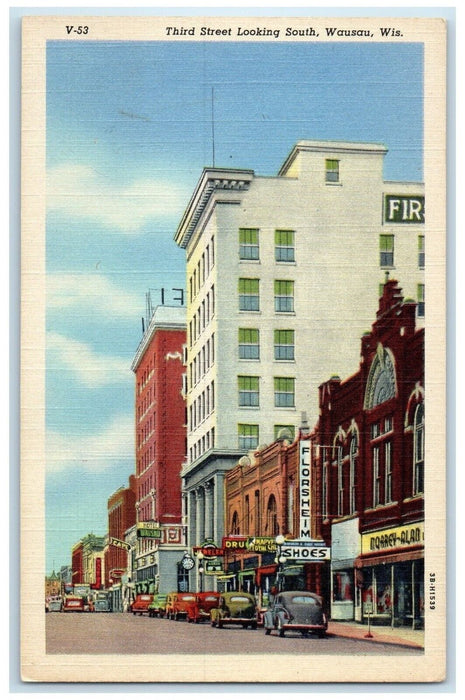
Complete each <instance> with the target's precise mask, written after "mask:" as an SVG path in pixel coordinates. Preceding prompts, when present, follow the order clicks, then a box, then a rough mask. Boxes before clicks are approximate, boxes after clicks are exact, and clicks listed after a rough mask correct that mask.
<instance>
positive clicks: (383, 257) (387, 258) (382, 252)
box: [379, 233, 394, 267]
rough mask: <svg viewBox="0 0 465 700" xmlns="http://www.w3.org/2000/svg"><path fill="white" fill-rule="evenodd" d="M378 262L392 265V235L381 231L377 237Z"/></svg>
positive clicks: (387, 265) (382, 264)
mask: <svg viewBox="0 0 465 700" xmlns="http://www.w3.org/2000/svg"><path fill="white" fill-rule="evenodd" d="M379 264H380V266H381V267H394V236H392V235H386V234H384V233H382V234H381V235H380V237H379Z"/></svg>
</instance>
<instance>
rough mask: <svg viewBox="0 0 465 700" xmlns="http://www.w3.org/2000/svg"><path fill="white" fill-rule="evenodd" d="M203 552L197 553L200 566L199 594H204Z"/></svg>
mask: <svg viewBox="0 0 465 700" xmlns="http://www.w3.org/2000/svg"><path fill="white" fill-rule="evenodd" d="M203 557H204V554H203V552H201V551H199V552H197V560H198V565H199V593H202V582H203V581H202V579H203Z"/></svg>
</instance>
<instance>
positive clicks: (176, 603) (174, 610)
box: [166, 593, 196, 620]
mask: <svg viewBox="0 0 465 700" xmlns="http://www.w3.org/2000/svg"><path fill="white" fill-rule="evenodd" d="M195 595H196V594H195V593H169V594H168V599H167V601H166V617H167V618H168V619H169V620H179V619H180V618H183V619H185V618H186V617H187V609H188V608H189V606H191V605H192V603H193V602H195Z"/></svg>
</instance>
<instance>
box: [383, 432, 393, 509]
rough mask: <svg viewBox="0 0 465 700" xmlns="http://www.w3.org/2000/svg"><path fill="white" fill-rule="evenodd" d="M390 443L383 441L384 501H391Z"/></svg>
mask: <svg viewBox="0 0 465 700" xmlns="http://www.w3.org/2000/svg"><path fill="white" fill-rule="evenodd" d="M391 448H392V445H391V443H390V442H386V443H384V481H385V484H384V502H385V503H391V502H392V451H391Z"/></svg>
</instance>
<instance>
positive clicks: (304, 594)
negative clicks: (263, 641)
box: [263, 591, 328, 637]
mask: <svg viewBox="0 0 465 700" xmlns="http://www.w3.org/2000/svg"><path fill="white" fill-rule="evenodd" d="M263 625H264V627H265V634H271V631H272V630H277V631H278V634H279V636H280V637H284V633H285V631H286V630H296V631H298V632H301V633H302V634H303V635H304V636H306V635H307V634H308V633H309V632H314V633H316V634H317V635H318V636H319V637H324V635H325V634H326V630H327V628H328V621H327V619H326V615H325V613H324V610H323V600H322V598H321V597H320V596H319V595H317V594H316V593H310V592H309V591H283V592H281V593H278V594H277V595H276V596H275V598H274V600H273V602H272V603H271V605H270V607H269V608H268V610H267V611H266V612H265V614H264V618H263Z"/></svg>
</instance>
